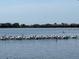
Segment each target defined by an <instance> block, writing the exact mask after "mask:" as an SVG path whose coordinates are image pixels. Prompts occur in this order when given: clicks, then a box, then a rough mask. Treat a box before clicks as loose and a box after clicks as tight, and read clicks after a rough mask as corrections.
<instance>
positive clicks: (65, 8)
mask: <svg viewBox="0 0 79 59" xmlns="http://www.w3.org/2000/svg"><path fill="white" fill-rule="evenodd" d="M7 22H8V23H9V22H10V23H15V22H18V23H25V24H45V23H55V22H56V23H62V22H63V23H79V0H0V23H7Z"/></svg>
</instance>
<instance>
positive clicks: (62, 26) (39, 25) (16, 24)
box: [0, 23, 79, 28]
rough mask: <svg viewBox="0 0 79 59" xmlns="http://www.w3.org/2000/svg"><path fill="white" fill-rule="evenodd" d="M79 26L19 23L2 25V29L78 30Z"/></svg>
mask: <svg viewBox="0 0 79 59" xmlns="http://www.w3.org/2000/svg"><path fill="white" fill-rule="evenodd" d="M78 27H79V24H76V23H71V24H67V23H61V24H57V23H53V24H33V25H26V24H19V23H13V24H12V23H0V28H78Z"/></svg>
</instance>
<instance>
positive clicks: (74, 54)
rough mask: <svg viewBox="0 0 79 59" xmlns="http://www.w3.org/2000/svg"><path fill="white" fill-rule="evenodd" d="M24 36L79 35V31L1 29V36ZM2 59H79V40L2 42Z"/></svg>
mask: <svg viewBox="0 0 79 59" xmlns="http://www.w3.org/2000/svg"><path fill="white" fill-rule="evenodd" d="M22 34H25V35H32V34H36V35H40V34H44V35H53V34H55V35H79V29H78V28H49V29H48V28H43V29H41V28H36V29H34V28H30V29H29V28H26V29H24V28H23V29H22V28H21V29H9V28H8V29H0V36H2V35H22ZM0 59H79V40H76V39H69V40H6V41H1V40H0Z"/></svg>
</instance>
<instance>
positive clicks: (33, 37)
mask: <svg viewBox="0 0 79 59" xmlns="http://www.w3.org/2000/svg"><path fill="white" fill-rule="evenodd" d="M78 38H79V36H77V35H75V36H58V35H20V36H19V35H17V36H11V35H9V36H8V35H3V36H0V40H46V39H51V40H52V39H59V40H62V39H78Z"/></svg>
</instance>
